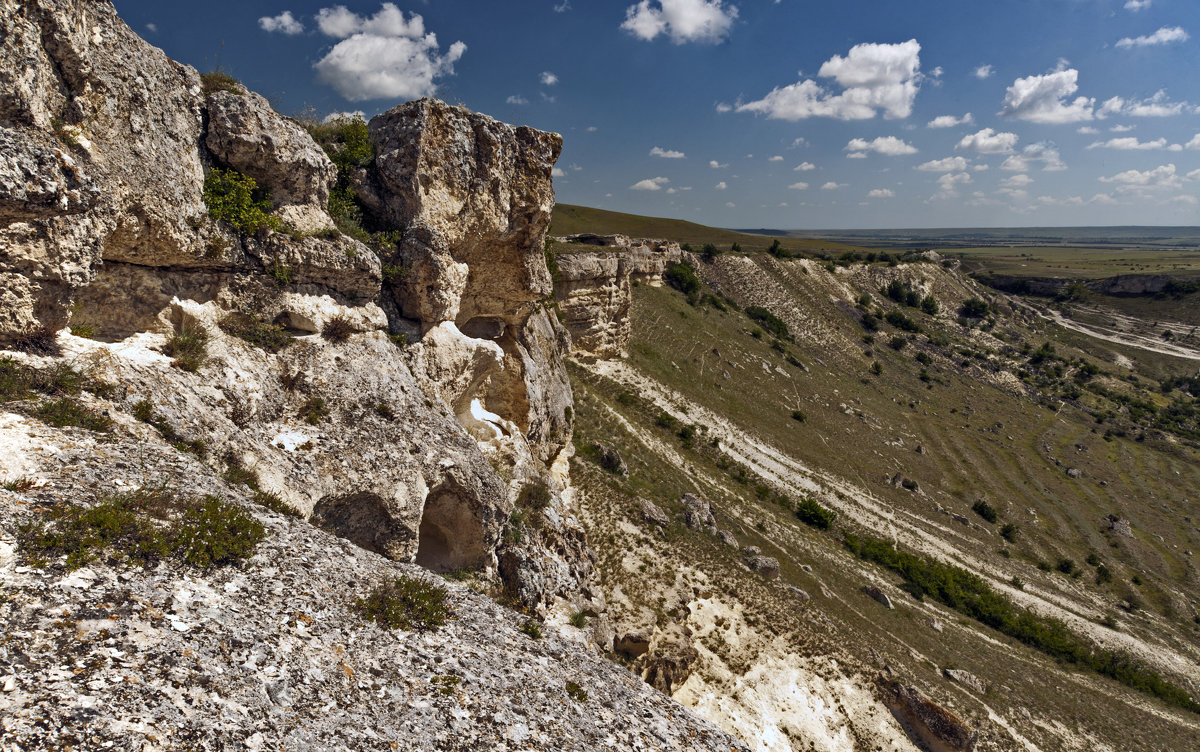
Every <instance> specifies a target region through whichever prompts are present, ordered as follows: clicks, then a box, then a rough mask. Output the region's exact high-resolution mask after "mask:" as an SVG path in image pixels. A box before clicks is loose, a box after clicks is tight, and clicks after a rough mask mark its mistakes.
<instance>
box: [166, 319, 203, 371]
mask: <svg viewBox="0 0 1200 752" xmlns="http://www.w3.org/2000/svg"><path fill="white" fill-rule="evenodd" d="M163 352H164V353H166V354H167V355H170V356H171V357H173V358H175V360H174V362H172V363H171V365H173V366H175V367H176V368H182V369H183V370H185V371H188V372H189V373H195V372H196V371H198V370H200V366H202V365H204V359H205V357H206V356H207V354H208V333H207V332H205V331H204V330H203V329H201V328H200V327H197V326H188V325H182V326H180V327H179V328H178V329H176V330H175V331H174V332H173V333H172V334H171V336H169V337H167V344H166V345H165V346H164V347H163Z"/></svg>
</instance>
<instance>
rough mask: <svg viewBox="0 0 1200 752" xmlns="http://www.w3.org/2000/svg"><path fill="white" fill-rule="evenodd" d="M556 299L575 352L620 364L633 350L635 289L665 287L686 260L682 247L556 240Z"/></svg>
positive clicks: (617, 238)
mask: <svg viewBox="0 0 1200 752" xmlns="http://www.w3.org/2000/svg"><path fill="white" fill-rule="evenodd" d="M555 240H556V241H558V243H557V244H556V245H555V246H553V252H554V253H555V264H556V266H557V267H558V271H557V273H556V274H555V277H554V297H555V299H556V300H557V301H558V310H559V316H560V317H561V319H562V321H563V323H564V324H565V325H566V327H567V330H568V331H570V332H571V347H572V352H573V353H574V354H575V355H576V356H578V357H583V358H599V359H606V358H618V357H623V356H624V355H625V354H626V348H627V346H628V344H629V335H630V326H631V324H630V318H629V307H630V305H631V303H632V296H631V285H632V282H634V281H637V282H640V283H644V284H650V285H655V286H657V285H661V284H662V275H663V272H664V271H665V270H666V268H667V265H668V264H670V263H673V262H677V261H679V260H680V258H681V257H682V251H681V250H680V248H679V245H678V244H676V243H671V242H668V241H663V240H647V239H636V240H635V239H631V238H629V237H626V236H624V235H608V236H600V235H572V236H569V237H566V238H556V239H555Z"/></svg>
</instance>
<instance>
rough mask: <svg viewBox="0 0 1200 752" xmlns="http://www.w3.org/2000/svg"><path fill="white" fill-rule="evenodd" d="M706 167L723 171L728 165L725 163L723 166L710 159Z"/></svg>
mask: <svg viewBox="0 0 1200 752" xmlns="http://www.w3.org/2000/svg"><path fill="white" fill-rule="evenodd" d="M708 166H709V167H711V168H713V169H714V170H723V169H725V168H726V167H728V166H729V163H728V162H726V163H725V164H721V163H720V162H718V161H717V160H715V159H710V160H708Z"/></svg>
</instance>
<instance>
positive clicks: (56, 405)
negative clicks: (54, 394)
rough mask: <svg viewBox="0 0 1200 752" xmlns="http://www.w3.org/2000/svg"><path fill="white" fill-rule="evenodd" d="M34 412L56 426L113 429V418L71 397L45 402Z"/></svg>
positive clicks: (98, 430)
mask: <svg viewBox="0 0 1200 752" xmlns="http://www.w3.org/2000/svg"><path fill="white" fill-rule="evenodd" d="M33 414H34V415H35V416H36V417H37V419H38V420H40V421H42V422H43V423H46V424H48V425H51V426H54V427H56V428H65V427H67V426H76V427H79V428H86V429H87V430H89V431H96V432H98V433H107V432H108V431H111V430H112V425H113V422H112V419H111V418H109V417H108V416H106V415H101V414H100V413H98V412H96V411H94V410H92V409H90V408H88V407H86V406H84V405H82V404H80V403H79V401H78V400H76V399H73V398H71V397H60V398H58V399H55V400H50V401H48V402H43V403H41V404H40V405H38V406H37V408H36V409H35V410H34V412H33Z"/></svg>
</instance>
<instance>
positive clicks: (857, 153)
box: [846, 151, 867, 159]
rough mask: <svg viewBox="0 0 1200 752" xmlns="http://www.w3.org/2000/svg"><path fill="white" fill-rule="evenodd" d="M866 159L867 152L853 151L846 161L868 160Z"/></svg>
mask: <svg viewBox="0 0 1200 752" xmlns="http://www.w3.org/2000/svg"><path fill="white" fill-rule="evenodd" d="M866 158H867V153H866V152H865V151H852V152H850V153H849V154H847V155H846V159H866Z"/></svg>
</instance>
